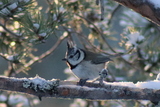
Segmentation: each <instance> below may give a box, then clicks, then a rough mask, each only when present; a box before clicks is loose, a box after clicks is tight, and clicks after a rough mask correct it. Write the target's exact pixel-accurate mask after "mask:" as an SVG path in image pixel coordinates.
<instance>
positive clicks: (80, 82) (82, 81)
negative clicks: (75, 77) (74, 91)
mask: <svg viewBox="0 0 160 107" xmlns="http://www.w3.org/2000/svg"><path fill="white" fill-rule="evenodd" d="M87 80H88V78H87V79H80V80H79V82H78V84H77V85H80V86H84V84H85V83H86V81H87Z"/></svg>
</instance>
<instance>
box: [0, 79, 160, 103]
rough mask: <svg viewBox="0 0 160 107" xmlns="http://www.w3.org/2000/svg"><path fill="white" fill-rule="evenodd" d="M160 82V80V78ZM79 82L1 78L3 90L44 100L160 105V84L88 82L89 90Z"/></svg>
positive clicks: (157, 80)
mask: <svg viewBox="0 0 160 107" xmlns="http://www.w3.org/2000/svg"><path fill="white" fill-rule="evenodd" d="M157 78H159V76H158V77H157ZM76 84H77V82H73V81H62V80H58V79H52V80H45V79H43V78H41V77H39V76H36V77H34V78H8V77H0V89H1V90H8V91H16V92H22V93H27V94H31V95H35V96H38V97H39V98H41V97H54V98H72V99H73V98H81V99H89V100H110V99H135V100H150V101H152V102H158V101H160V85H159V84H160V81H159V79H156V80H154V81H150V82H138V83H136V84H134V83H132V82H113V83H108V82H105V83H104V85H103V86H101V85H99V83H93V82H87V83H86V84H85V86H78V85H76Z"/></svg>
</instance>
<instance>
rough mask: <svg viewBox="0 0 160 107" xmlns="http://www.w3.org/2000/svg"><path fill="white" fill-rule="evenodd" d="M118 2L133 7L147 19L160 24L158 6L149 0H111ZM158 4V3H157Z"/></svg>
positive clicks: (159, 8) (159, 9)
mask: <svg viewBox="0 0 160 107" xmlns="http://www.w3.org/2000/svg"><path fill="white" fill-rule="evenodd" d="M113 1H116V2H118V3H119V4H121V5H123V6H126V7H128V8H130V9H133V10H134V11H136V12H137V13H140V14H141V15H142V16H144V17H146V18H147V19H148V20H150V21H152V22H153V23H155V24H157V25H158V26H160V7H157V6H155V5H154V4H153V2H151V0H113ZM157 5H159V6H160V4H157Z"/></svg>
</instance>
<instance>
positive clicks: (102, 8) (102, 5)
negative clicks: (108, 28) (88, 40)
mask: <svg viewBox="0 0 160 107" xmlns="http://www.w3.org/2000/svg"><path fill="white" fill-rule="evenodd" d="M100 3H101V4H100V6H101V20H103V19H104V0H100Z"/></svg>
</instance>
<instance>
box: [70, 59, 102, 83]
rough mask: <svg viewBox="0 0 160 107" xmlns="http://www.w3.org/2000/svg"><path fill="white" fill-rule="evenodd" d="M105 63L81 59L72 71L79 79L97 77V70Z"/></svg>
mask: <svg viewBox="0 0 160 107" xmlns="http://www.w3.org/2000/svg"><path fill="white" fill-rule="evenodd" d="M104 66H105V64H104V63H102V64H93V63H91V62H90V61H82V62H81V63H79V64H78V65H77V66H76V67H75V68H73V69H72V72H73V73H74V74H75V75H76V76H77V77H78V78H80V79H89V80H93V79H95V78H97V77H99V72H100V71H101V70H102V69H103V68H104Z"/></svg>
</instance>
